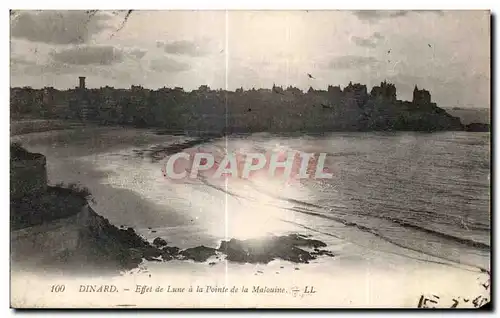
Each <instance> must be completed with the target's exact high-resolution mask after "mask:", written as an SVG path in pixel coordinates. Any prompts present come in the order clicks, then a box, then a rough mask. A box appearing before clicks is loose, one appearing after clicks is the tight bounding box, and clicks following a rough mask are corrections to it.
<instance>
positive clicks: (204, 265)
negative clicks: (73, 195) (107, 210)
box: [13, 149, 483, 307]
mask: <svg viewBox="0 0 500 318" xmlns="http://www.w3.org/2000/svg"><path fill="white" fill-rule="evenodd" d="M174 150H175V149H174ZM115 224H116V222H115ZM116 228H118V227H117V226H116ZM181 230H182V229H181ZM134 232H137V229H136V230H134ZM165 232H166V234H167V235H166V236H163V235H158V236H161V237H162V238H163V239H165V240H168V239H169V236H168V233H169V232H170V233H171V231H170V229H169V228H165ZM157 234H160V233H157ZM171 234H172V233H171ZM192 235H196V233H192ZM312 239H315V238H314V237H313V238H312ZM318 239H320V240H322V241H324V240H323V239H322V238H319V237H318ZM342 244H345V243H338V245H339V246H341V245H342ZM327 245H329V246H330V244H327ZM167 246H168V247H171V248H175V247H176V246H177V245H176V244H174V245H171V243H168V244H167ZM199 246H201V245H196V246H194V248H196V247H199ZM218 247H220V245H219V244H217V245H216V246H215V245H214V246H212V245H207V246H205V248H200V251H196V252H200V254H201V252H206V251H208V252H210V253H212V252H214V253H215V254H213V255H208V257H207V258H206V260H205V261H203V262H195V261H194V260H182V259H176V258H174V257H172V259H171V260H170V261H168V262H163V261H162V262H159V261H158V260H157V259H155V258H156V257H157V256H154V254H155V253H157V251H154V252H152V250H150V252H152V254H151V255H149V256H148V258H150V260H148V261H146V262H142V260H141V262H140V263H138V265H137V266H138V267H135V269H134V270H130V271H128V272H125V273H122V275H119V276H110V277H111V278H106V279H105V280H102V281H101V282H104V281H108V282H109V280H110V279H115V278H116V279H118V281H120V279H121V283H120V284H126V283H127V281H130V278H127V277H130V275H132V276H133V277H137V279H145V280H146V282H147V280H150V279H151V277H149V275H154V277H155V280H156V281H165V282H176V281H182V280H185V279H187V277H191V276H197V275H206V276H207V277H208V276H210V277H212V275H215V274H216V276H217V277H219V278H217V279H216V280H215V281H214V280H211V279H207V277H204V278H203V277H202V278H199V279H200V280H201V281H203V279H204V281H205V283H209V284H216V283H217V282H219V283H220V282H222V281H225V279H228V278H227V277H228V276H227V275H228V274H227V273H228V271H229V272H231V271H233V272H234V273H235V274H233V278H231V279H232V280H240V281H241V280H243V279H246V280H248V282H249V283H248V284H250V283H251V282H252V281H253V280H254V279H255V278H256V277H259V279H260V278H262V279H263V280H262V284H265V283H274V282H276V284H283V285H286V283H287V281H286V279H285V280H283V281H282V282H278V281H279V280H280V279H281V278H282V277H283V276H285V275H283V273H284V272H285V270H290V273H293V275H296V276H297V275H298V276H297V277H298V278H297V279H298V280H300V281H303V282H306V281H307V282H311V281H314V282H319V281H321V279H324V276H320V275H315V271H317V270H321V272H323V273H329V275H331V277H330V276H328V279H327V280H328V282H329V284H336V286H338V287H339V288H341V289H344V288H353V287H349V286H350V285H353V284H358V285H360V284H363V283H364V284H367V281H370V283H369V284H384V283H381V282H379V280H378V279H380V278H381V277H380V276H383V275H380V274H378V275H376V276H377V277H378V278H377V279H375V278H368V277H367V276H365V275H364V274H363V273H365V272H366V271H370V272H371V273H372V274H373V272H374V271H375V272H378V271H380V272H379V273H382V272H383V273H386V274H385V275H389V274H388V273H387V271H390V269H391V268H393V269H394V268H395V267H394V266H396V265H395V264H399V268H404V269H405V271H408V274H404V275H403V276H401V278H398V280H400V281H399V282H397V280H396V279H391V280H392V282H391V283H389V285H391V286H392V287H391V288H393V289H394V288H396V287H397V286H399V284H402V283H403V282H404V281H405V280H408V281H412V282H413V283H411V284H415V281H414V280H416V281H418V280H419V279H418V278H415V277H413V278H408V277H407V278H404V277H406V276H408V275H409V273H410V272H412V271H418V272H420V271H423V272H425V271H426V270H428V268H435V269H438V270H439V272H441V271H442V272H443V273H446V272H447V271H449V272H453V275H455V278H454V279H458V278H460V279H462V278H463V277H468V278H467V280H469V278H470V280H471V281H472V280H473V278H474V279H476V280H477V277H479V276H481V277H483V276H482V275H481V273H479V272H468V273H467V271H465V270H462V269H450V267H448V266H443V265H438V264H431V263H428V262H426V261H413V260H408V259H404V257H403V256H395V257H392V256H391V257H388V258H387V257H386V258H385V259H384V258H382V259H381V260H378V259H379V258H380V257H378V256H377V257H374V258H375V259H377V260H375V259H371V258H370V257H366V258H365V257H364V256H363V257H361V256H358V255H355V254H356V253H354V252H352V253H349V254H343V253H340V254H338V253H337V254H336V252H335V251H334V252H333V254H334V256H333V257H320V258H318V259H317V260H310V264H302V265H299V266H298V267H299V270H295V267H294V265H291V264H293V263H291V262H286V261H280V260H271V261H270V262H268V263H267V264H266V265H255V264H238V263H235V262H231V261H228V260H226V259H222V258H223V257H222V255H221V254H217V251H216V250H217V249H218ZM189 248H190V247H187V248H186V247H184V250H186V249H189ZM191 248H192V247H191ZM214 250H215V251H214ZM313 251H314V250H313ZM196 252H195V254H194V255H188V256H190V257H197V255H196V254H197V253H196ZM297 252H298V251H297ZM210 253H206V254H210ZM373 253H374V254H373V255H384V253H379V252H375V251H374V252H373ZM359 254H360V255H364V254H363V253H359ZM168 255H170V254H168ZM304 255H306V254H304ZM217 256H219V260H217V258H216V257H217ZM264 256H266V255H265V254H264V255H263V257H264ZM216 260H217V261H216ZM347 260H349V261H348V262H347ZM213 262H214V263H215V264H213V265H210V263H213ZM276 264H282V265H279V266H278V268H276V266H277V265H276ZM424 264H425V265H424ZM281 266H284V268H281ZM182 267H185V268H186V269H185V270H182V269H181V268H182ZM351 267H355V268H357V272H353V273H351V274H350V275H349V276H350V279H351V281H346V280H345V279H343V278H342V276H343V274H341V273H345V272H346V271H349V268H351ZM253 268H261V269H257V270H251V271H250V272H248V270H249V269H253ZM188 269H189V270H188ZM259 270H260V271H261V272H263V273H259V272H258V271H259ZM156 271H157V272H156ZM190 271H197V272H199V274H195V273H194V272H190ZM330 271H333V272H334V273H330ZM163 272H166V273H164V274H161V273H163ZM245 272H246V273H245ZM278 272H279V274H277V273H278ZM236 273H237V274H236ZM290 273H288V274H287V275H291V274H290ZM47 274H48V273H47ZM51 275H54V274H51ZM127 275H129V276H127ZM161 275H164V276H161ZM183 275H185V276H183ZM271 275H272V276H271ZM280 275H281V276H280ZM412 275H413V274H412ZM419 275H420V274H419ZM434 275H435V274H433V275H431V276H429V279H431V278H432V277H433V276H434ZM478 275H479V276H478ZM56 276H57V274H56ZM180 276H183V277H180ZM112 277H115V278H112ZM161 277H163V278H161ZM197 277H198V276H197ZM264 277H265V279H264ZM321 277H323V278H321ZM278 278H279V279H278ZM334 278H335V280H334ZM88 279H89V278H86V279H85V280H87V281H88ZM23 280H24V278H22V277H21V278H19V280H16V283H15V284H16V285H17V284H19V286H17V287H18V288H20V290H22V288H23V287H22V286H23V284H24V283H23ZM336 280H338V281H336ZM427 280H428V279H425V281H426V284H428V283H429V282H427ZM13 281H14V280H13ZM34 281H37V282H39V283H40V284H46V283H44V282H43V281H44V280H43V279H37V278H33V277H32V278H31V282H32V283H33V282H34ZM65 281H66V284H68V281H67V278H65ZM201 281H200V283H201ZM353 282H357V283H353ZM47 283H48V282H47ZM82 283H83V281H82ZM179 284H181V285H182V284H185V282H184V283H181V282H179ZM186 284H187V283H186ZM408 284H410V283H408ZM167 285H168V283H167ZM68 286H69V285H68ZM468 286H472V284H470V285H468ZM318 287H320V286H318ZM321 288H322V290H323V293H324V292H325V288H327V286H322V287H321ZM399 288H401V286H400V287H399ZM441 288H442V287H441ZM467 288H469V287H467ZM467 288H466V287H465V286H461V287H457V286H455V289H456V290H457V289H467ZM471 288H472V287H471ZM361 289H363V287H361ZM416 289H417V288H416V287H415V290H413V291H412V296H411V297H410V298H411V302H408V306H409V307H415V306H416V305H415V303H416V302H417V301H418V299H415V300H414V298H417V296H418V295H413V294H417V290H416ZM418 289H419V290H422V289H421V288H418ZM424 289H425V288H424ZM451 291H453V290H451V289H450V292H451ZM41 292H42V294H43V293H44V291H41ZM357 292H359V286H358V291H357ZM357 292H354V291H353V292H352V295H353V296H354V295H356V293H357ZM28 294H29V292H28ZM407 296H408V295H407ZM74 297H81V296H76V295H74ZM339 297H340V298H341V297H343V296H342V295H339ZM358 297H359V295H358ZM405 297H406V296H405ZM408 297H409V296H408ZM272 298H273V299H274V301H275V303H282V304H283V306H286V303H287V301H288V300H286V299H282V298H279V297H278V298H274V297H272ZM340 298H339V299H340ZM410 298H408V300H401V301H404V302H406V301H410ZM31 299H32V298H31ZM254 300H255V299H254ZM82 301H83V302H85V300H82ZM93 301H95V304H96V306H99V305H98V303H99V300H98V299H94V300H93ZM144 301H145V299H143V300H142V301H141V302H139V303H141V304H143V305H145V306H150V305H153V306H154V303H149V305H148V303H147V302H146V303H144ZM152 301H160V299H159V298H154V297H153V299H152ZM177 301H180V300H179V299H177ZM242 301H244V300H242ZM338 301H339V303H338V304H337V305H330V306H345V305H346V304H345V303H342V302H341V301H340V300H338ZM364 301H366V299H365V300H364ZM384 301H388V300H384ZM384 301H382V302H381V303H380V304H384ZM47 303H50V302H47ZM47 303H46V304H47ZM330 303H331V299H330ZM330 303H329V302H325V303H323V304H321V301H320V300H317V302H315V305H317V306H325V304H330ZM362 303H363V300H360V301H359V302H358V305H359V304H362ZM212 304H215V305H216V306H217V305H219V306H221V305H225V304H226V303H221V302H220V301H219V302H215V303H212ZM259 304H260V302H259ZM370 304H373V305H374V306H376V304H377V302H375V301H373V302H370ZM386 304H388V303H386ZM136 305H138V304H137V303H136ZM347 305H349V304H347ZM351 305H353V304H351ZM104 306H106V305H104ZM139 306H141V305H139ZM179 306H182V305H179ZM249 306H252V303H251V302H250V303H249ZM353 306H355V304H354V305H353ZM365 306H366V302H365Z"/></svg>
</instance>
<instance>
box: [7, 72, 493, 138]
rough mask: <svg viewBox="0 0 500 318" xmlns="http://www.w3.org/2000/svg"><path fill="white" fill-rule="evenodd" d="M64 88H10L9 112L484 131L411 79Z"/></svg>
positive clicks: (224, 126) (181, 123)
mask: <svg viewBox="0 0 500 318" xmlns="http://www.w3.org/2000/svg"><path fill="white" fill-rule="evenodd" d="M79 79H80V82H79V86H78V87H76V88H74V89H69V90H57V89H55V88H52V87H45V88H42V89H33V88H31V87H22V88H19V87H15V88H11V102H10V103H11V119H13V120H16V119H22V118H26V117H29V118H44V119H67V120H78V121H84V122H95V123H99V124H103V125H122V126H135V127H141V128H145V127H150V128H165V129H169V130H172V131H198V132H207V133H211V134H213V133H215V134H227V133H251V132H305V133H309V132H310V133H314V132H328V131H387V130H396V131H401V130H402V131H443V130H458V131H460V130H481V131H489V126H488V125H479V126H478V125H477V124H472V125H463V124H462V123H461V121H460V119H459V118H458V117H454V116H452V115H450V114H449V113H447V112H446V111H445V110H444V109H442V108H440V107H438V106H437V105H436V103H434V102H432V99H431V94H430V92H429V91H427V90H425V89H419V88H418V87H417V86H415V89H414V91H413V99H412V101H402V100H398V99H397V98H396V96H397V91H396V86H395V85H394V84H391V83H388V82H386V81H384V82H382V83H381V84H380V85H379V86H374V87H373V88H372V89H371V91H370V92H368V88H367V86H366V85H362V84H359V83H354V84H353V83H349V84H348V85H347V86H346V87H344V88H343V89H341V87H340V86H331V85H330V86H328V88H327V90H315V89H313V88H312V87H311V88H309V90H308V91H307V92H303V91H302V90H300V89H298V88H296V87H291V86H289V87H287V88H286V89H284V88H282V87H281V86H276V85H274V86H273V87H272V89H262V88H260V89H255V88H253V89H250V90H244V89H243V88H239V89H236V90H235V91H227V90H222V89H218V90H213V89H210V88H209V87H208V86H206V85H202V86H200V87H199V88H198V89H197V90H193V91H190V92H187V91H184V90H183V89H182V88H180V87H175V88H166V87H164V88H161V89H158V90H151V89H146V88H143V87H141V86H131V88H130V89H115V88H112V87H108V86H106V87H101V88H97V89H96V88H92V89H89V88H87V87H86V83H85V77H80V78H79Z"/></svg>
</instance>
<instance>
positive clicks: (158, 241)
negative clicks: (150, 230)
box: [153, 237, 167, 247]
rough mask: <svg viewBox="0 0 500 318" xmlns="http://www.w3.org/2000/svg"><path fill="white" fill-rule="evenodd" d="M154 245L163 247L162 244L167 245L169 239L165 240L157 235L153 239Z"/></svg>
mask: <svg viewBox="0 0 500 318" xmlns="http://www.w3.org/2000/svg"><path fill="white" fill-rule="evenodd" d="M153 245H154V246H156V247H162V246H165V245H167V241H165V240H164V239H162V238H161V237H157V238H155V239H154V240H153Z"/></svg>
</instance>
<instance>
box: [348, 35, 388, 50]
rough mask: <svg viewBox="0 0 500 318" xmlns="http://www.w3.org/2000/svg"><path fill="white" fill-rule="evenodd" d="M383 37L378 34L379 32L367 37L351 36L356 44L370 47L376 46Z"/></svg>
mask: <svg viewBox="0 0 500 318" xmlns="http://www.w3.org/2000/svg"><path fill="white" fill-rule="evenodd" d="M384 38H385V37H384V36H383V35H382V34H380V33H379V32H375V33H373V34H372V35H371V36H369V37H365V38H364V37H359V36H353V37H352V41H353V42H354V43H356V45H358V46H362V47H371V48H374V47H376V46H377V45H378V44H379V43H380V42H381V41H382V40H383V39H384Z"/></svg>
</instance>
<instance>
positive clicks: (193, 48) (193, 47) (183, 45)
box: [157, 40, 207, 56]
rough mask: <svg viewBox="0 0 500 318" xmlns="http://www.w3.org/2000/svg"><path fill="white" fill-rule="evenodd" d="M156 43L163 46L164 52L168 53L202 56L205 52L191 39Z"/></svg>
mask: <svg viewBox="0 0 500 318" xmlns="http://www.w3.org/2000/svg"><path fill="white" fill-rule="evenodd" d="M157 45H160V46H163V49H164V50H165V52H167V53H169V54H177V55H188V56H203V55H206V54H207V52H205V51H204V50H203V49H202V48H201V47H200V46H199V45H198V44H196V43H194V42H191V41H184V40H183V41H172V42H167V43H162V42H157Z"/></svg>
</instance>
